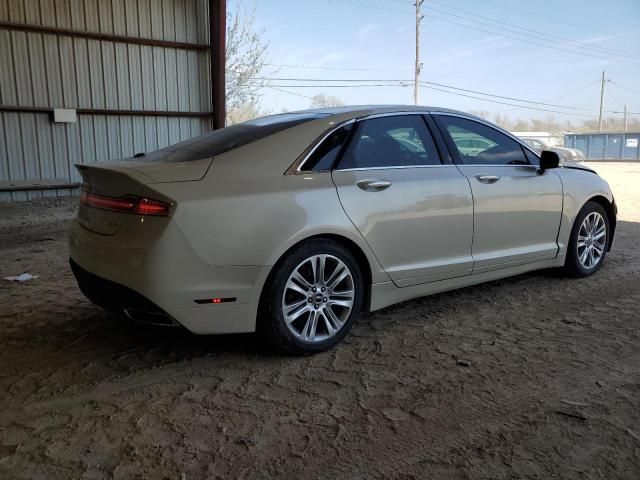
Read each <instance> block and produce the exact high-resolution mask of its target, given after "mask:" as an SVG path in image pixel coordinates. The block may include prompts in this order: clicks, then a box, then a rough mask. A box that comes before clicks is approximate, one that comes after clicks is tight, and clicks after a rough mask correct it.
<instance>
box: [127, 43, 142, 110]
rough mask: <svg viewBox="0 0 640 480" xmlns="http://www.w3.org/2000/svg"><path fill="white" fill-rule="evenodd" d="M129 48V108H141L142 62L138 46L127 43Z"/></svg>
mask: <svg viewBox="0 0 640 480" xmlns="http://www.w3.org/2000/svg"><path fill="white" fill-rule="evenodd" d="M127 48H128V49H129V79H130V87H131V108H132V109H133V110H142V108H143V99H142V62H141V59H140V46H139V45H128V46H127Z"/></svg>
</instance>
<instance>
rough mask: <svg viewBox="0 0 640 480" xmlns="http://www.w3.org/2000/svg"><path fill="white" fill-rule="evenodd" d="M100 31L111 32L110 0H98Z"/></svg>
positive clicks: (111, 13) (111, 11)
mask: <svg viewBox="0 0 640 480" xmlns="http://www.w3.org/2000/svg"><path fill="white" fill-rule="evenodd" d="M98 19H99V21H100V30H99V31H100V33H113V9H112V7H111V0H100V2H99V8H98Z"/></svg>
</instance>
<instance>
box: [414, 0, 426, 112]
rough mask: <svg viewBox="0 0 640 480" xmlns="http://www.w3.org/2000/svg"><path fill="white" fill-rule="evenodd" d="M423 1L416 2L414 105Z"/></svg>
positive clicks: (418, 100) (416, 98)
mask: <svg viewBox="0 0 640 480" xmlns="http://www.w3.org/2000/svg"><path fill="white" fill-rule="evenodd" d="M423 3H424V0H416V65H415V70H414V73H415V79H414V82H415V83H414V87H413V101H414V103H415V104H416V105H418V103H419V102H420V85H419V84H420V72H421V71H422V63H420V24H421V23H422V19H423V18H424V16H423V15H422V4H423Z"/></svg>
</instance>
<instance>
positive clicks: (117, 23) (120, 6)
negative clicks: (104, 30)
mask: <svg viewBox="0 0 640 480" xmlns="http://www.w3.org/2000/svg"><path fill="white" fill-rule="evenodd" d="M123 2H124V0H112V6H113V33H115V34H116V35H126V34H127V24H126V21H125V20H126V16H125V12H126V7H125V5H124V3H123Z"/></svg>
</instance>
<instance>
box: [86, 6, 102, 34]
mask: <svg viewBox="0 0 640 480" xmlns="http://www.w3.org/2000/svg"><path fill="white" fill-rule="evenodd" d="M84 18H85V22H86V24H85V30H86V31H88V32H100V14H99V10H98V0H84Z"/></svg>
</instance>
